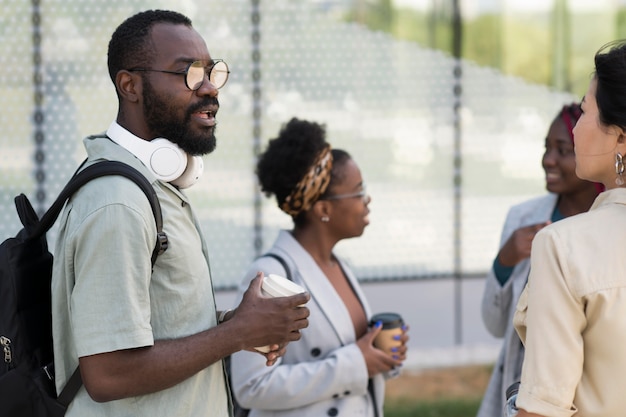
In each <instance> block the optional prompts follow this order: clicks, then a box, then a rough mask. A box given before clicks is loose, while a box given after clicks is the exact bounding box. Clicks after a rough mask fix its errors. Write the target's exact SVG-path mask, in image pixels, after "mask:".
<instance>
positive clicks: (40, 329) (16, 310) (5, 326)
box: [0, 161, 167, 417]
mask: <svg viewBox="0 0 626 417" xmlns="http://www.w3.org/2000/svg"><path fill="white" fill-rule="evenodd" d="M104 175H122V176H124V177H126V178H129V179H131V180H132V181H134V182H135V183H136V184H137V185H138V186H139V187H140V188H141V190H142V191H143V192H144V193H145V194H146V196H147V197H148V200H149V201H150V205H151V206H152V212H153V213H154V218H155V221H156V225H157V234H158V238H157V243H156V246H155V248H154V251H153V253H152V264H153V265H154V262H155V261H156V257H157V256H158V255H159V254H160V253H162V252H163V251H165V249H167V237H166V236H165V234H164V233H163V231H162V229H163V221H162V216H161V206H160V204H159V200H158V198H157V196H156V193H155V191H154V189H153V188H152V186H151V185H150V183H149V182H148V180H147V179H146V178H145V177H144V176H143V175H142V174H140V173H139V172H138V171H137V170H135V169H134V168H132V167H130V166H129V165H126V164H124V163H121V162H117V161H103V162H99V163H96V164H94V165H91V166H89V167H87V168H85V169H84V170H83V171H80V172H78V173H77V174H76V175H74V176H73V177H72V179H71V180H70V181H69V182H68V183H67V185H66V186H65V188H64V189H63V190H62V191H61V193H60V194H59V196H58V197H57V199H56V200H55V202H54V203H53V204H52V206H51V207H50V208H49V209H48V211H47V212H46V213H45V214H44V215H43V216H42V218H41V220H39V218H38V216H37V214H36V213H35V211H34V210H33V207H32V205H31V203H30V201H28V198H26V196H25V195H24V194H20V195H19V196H17V197H15V206H16V208H17V213H18V215H19V218H20V221H21V222H22V224H23V225H24V228H23V229H22V230H20V231H19V233H18V234H17V235H16V236H15V237H12V238H8V239H6V240H5V241H4V242H2V244H0V349H1V350H2V357H3V364H2V365H0V414H1V415H3V416H7V417H9V416H10V417H60V416H63V415H65V411H66V409H67V406H68V405H69V403H70V402H71V401H72V399H73V398H74V396H75V395H76V393H77V392H78V390H79V388H80V386H81V384H82V381H81V379H80V372H79V370H78V368H77V369H76V371H75V372H74V374H73V375H72V376H71V378H70V379H69V380H68V383H67V384H66V386H65V387H64V389H63V391H62V392H61V394H60V395H59V396H58V398H57V396H56V390H55V385H54V364H53V359H54V358H53V349H52V310H51V290H50V283H51V278H52V261H53V257H52V254H51V253H50V252H49V251H48V243H47V240H46V232H47V231H48V230H49V229H50V228H51V227H52V225H53V224H54V222H55V221H56V219H57V217H58V216H59V213H60V212H61V210H62V208H63V206H64V205H65V202H66V200H67V199H68V198H69V197H70V196H72V194H74V192H76V191H77V190H78V189H79V188H80V187H81V186H83V185H84V184H86V183H87V182H89V181H90V180H92V179H94V178H97V177H101V176H104Z"/></svg>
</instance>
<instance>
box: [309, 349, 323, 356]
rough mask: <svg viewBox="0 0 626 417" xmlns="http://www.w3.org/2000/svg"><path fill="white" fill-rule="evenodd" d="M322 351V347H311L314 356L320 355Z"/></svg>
mask: <svg viewBox="0 0 626 417" xmlns="http://www.w3.org/2000/svg"><path fill="white" fill-rule="evenodd" d="M321 353H322V351H321V350H320V348H313V349H311V356H313V357H314V358H316V357H318V356H319V355H320V354H321Z"/></svg>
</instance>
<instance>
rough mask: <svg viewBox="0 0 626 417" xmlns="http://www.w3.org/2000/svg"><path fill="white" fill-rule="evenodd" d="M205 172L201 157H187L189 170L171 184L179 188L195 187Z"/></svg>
mask: <svg viewBox="0 0 626 417" xmlns="http://www.w3.org/2000/svg"><path fill="white" fill-rule="evenodd" d="M203 172H204V161H203V160H202V158H201V157H199V156H191V155H187V168H186V169H185V171H184V172H183V173H182V174H181V175H180V176H179V177H178V178H176V179H175V180H172V181H171V183H172V184H173V185H175V186H177V187H179V188H189V187H191V186H192V185H194V184H195V183H196V182H197V181H198V180H199V179H200V177H201V176H202V173H203Z"/></svg>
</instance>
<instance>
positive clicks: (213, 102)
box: [187, 97, 220, 114]
mask: <svg viewBox="0 0 626 417" xmlns="http://www.w3.org/2000/svg"><path fill="white" fill-rule="evenodd" d="M208 106H217V107H218V108H219V106H220V102H219V100H218V99H217V98H216V97H207V98H205V99H203V100H202V101H200V102H198V103H196V104H194V105H193V106H191V107H189V109H188V110H187V112H188V113H189V114H192V113H195V112H197V111H199V110H202V109H204V108H206V107H208Z"/></svg>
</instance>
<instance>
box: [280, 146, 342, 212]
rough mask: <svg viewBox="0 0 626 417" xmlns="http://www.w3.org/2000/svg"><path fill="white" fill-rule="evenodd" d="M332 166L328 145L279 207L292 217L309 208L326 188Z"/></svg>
mask: <svg viewBox="0 0 626 417" xmlns="http://www.w3.org/2000/svg"><path fill="white" fill-rule="evenodd" d="M332 167H333V155H332V154H331V152H330V145H328V146H326V148H324V149H323V150H322V152H320V154H319V155H318V156H317V158H316V159H315V162H313V166H311V169H310V170H309V172H307V174H306V175H305V176H304V178H302V179H301V180H300V181H299V182H298V184H296V186H295V187H294V189H293V191H291V194H289V195H288V196H287V198H285V201H284V202H283V203H282V204H281V205H280V209H281V210H282V211H284V212H285V213H287V214H289V215H291V216H292V217H295V216H297V215H298V214H300V213H302V212H303V211H307V210H308V209H310V208H311V207H312V206H313V203H315V202H316V201H317V199H318V198H320V196H321V195H322V194H324V191H326V188H328V184H329V183H330V172H331V170H332Z"/></svg>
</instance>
